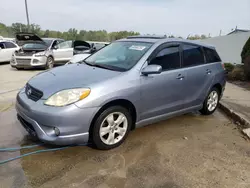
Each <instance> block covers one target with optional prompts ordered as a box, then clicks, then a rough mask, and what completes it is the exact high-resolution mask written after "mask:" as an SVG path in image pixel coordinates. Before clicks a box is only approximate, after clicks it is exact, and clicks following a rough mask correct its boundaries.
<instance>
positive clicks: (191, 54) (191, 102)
mask: <svg viewBox="0 0 250 188" xmlns="http://www.w3.org/2000/svg"><path fill="white" fill-rule="evenodd" d="M181 47H182V57H183V58H182V69H183V70H185V71H186V73H187V78H186V87H185V96H184V107H185V108H190V107H195V106H198V105H201V104H202V103H203V101H204V98H205V97H204V96H205V95H206V94H207V92H208V90H209V88H210V87H211V84H212V81H213V80H212V79H213V76H212V71H211V70H210V69H209V66H208V65H207V64H206V63H205V55H204V51H203V48H202V47H201V46H199V45H194V44H189V43H183V44H182V45H181Z"/></svg>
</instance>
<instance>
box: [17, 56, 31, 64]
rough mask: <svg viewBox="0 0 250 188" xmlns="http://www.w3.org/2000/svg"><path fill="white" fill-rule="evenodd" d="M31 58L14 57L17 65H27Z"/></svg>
mask: <svg viewBox="0 0 250 188" xmlns="http://www.w3.org/2000/svg"><path fill="white" fill-rule="evenodd" d="M30 61H31V59H18V58H16V62H17V64H18V65H29V64H30Z"/></svg>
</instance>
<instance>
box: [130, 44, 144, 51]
mask: <svg viewBox="0 0 250 188" xmlns="http://www.w3.org/2000/svg"><path fill="white" fill-rule="evenodd" d="M145 48H146V46H136V45H132V46H130V47H129V49H130V50H139V51H142V50H144V49H145Z"/></svg>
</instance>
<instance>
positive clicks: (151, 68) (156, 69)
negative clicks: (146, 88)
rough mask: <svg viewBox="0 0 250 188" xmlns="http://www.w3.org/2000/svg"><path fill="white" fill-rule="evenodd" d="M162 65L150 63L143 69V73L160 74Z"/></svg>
mask: <svg viewBox="0 0 250 188" xmlns="http://www.w3.org/2000/svg"><path fill="white" fill-rule="evenodd" d="M161 71H162V67H161V66H160V65H148V66H146V67H144V68H143V69H142V72H141V73H142V74H143V75H145V76H147V75H149V74H160V73H161Z"/></svg>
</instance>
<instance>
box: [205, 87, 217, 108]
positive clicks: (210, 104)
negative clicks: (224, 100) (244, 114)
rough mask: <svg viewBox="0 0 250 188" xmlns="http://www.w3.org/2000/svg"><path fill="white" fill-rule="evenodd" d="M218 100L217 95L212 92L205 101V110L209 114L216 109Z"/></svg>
mask: <svg viewBox="0 0 250 188" xmlns="http://www.w3.org/2000/svg"><path fill="white" fill-rule="evenodd" d="M218 100H219V96H218V93H217V92H216V91H212V92H211V93H210V94H209V96H208V100H207V109H208V110H209V111H210V112H212V111H213V110H214V109H215V108H216V107H217V104H218Z"/></svg>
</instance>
